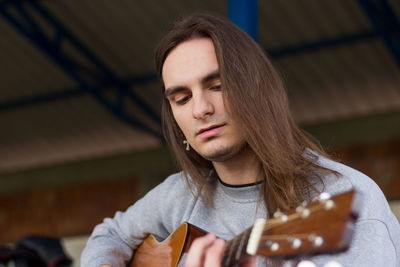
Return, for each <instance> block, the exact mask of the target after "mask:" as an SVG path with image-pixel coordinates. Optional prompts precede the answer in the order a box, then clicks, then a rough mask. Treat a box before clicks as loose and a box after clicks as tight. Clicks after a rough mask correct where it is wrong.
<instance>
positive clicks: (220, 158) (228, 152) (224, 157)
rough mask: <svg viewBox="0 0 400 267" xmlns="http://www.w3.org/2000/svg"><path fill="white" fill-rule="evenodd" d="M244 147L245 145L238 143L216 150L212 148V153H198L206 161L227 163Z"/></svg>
mask: <svg viewBox="0 0 400 267" xmlns="http://www.w3.org/2000/svg"><path fill="white" fill-rule="evenodd" d="M245 147H246V143H238V144H233V145H226V146H220V147H219V148H218V149H215V146H214V147H213V148H214V149H212V151H208V152H204V153H199V154H200V155H201V156H202V157H203V158H205V159H206V160H210V161H213V162H224V161H228V160H230V159H232V158H234V157H235V156H237V155H238V154H240V153H241V152H242V151H243V150H244V148H245Z"/></svg>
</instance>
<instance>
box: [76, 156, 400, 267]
mask: <svg viewBox="0 0 400 267" xmlns="http://www.w3.org/2000/svg"><path fill="white" fill-rule="evenodd" d="M319 164H320V165H321V166H324V167H327V168H329V169H332V170H336V171H338V172H339V173H340V174H341V176H340V177H339V178H337V177H336V176H333V175H332V176H326V177H325V178H324V183H325V189H324V191H325V192H329V193H331V194H336V193H339V192H343V191H347V190H349V189H351V188H355V189H357V190H358V191H359V192H361V193H362V194H363V207H362V210H361V213H360V217H359V220H358V221H357V223H356V231H355V236H354V238H353V241H352V245H351V247H350V249H349V250H348V251H347V252H344V253H340V254H336V255H335V256H334V260H335V261H338V262H339V263H341V264H342V265H343V266H357V267H358V266H371V267H377V266H385V267H391V266H400V225H399V222H398V221H397V219H396V218H395V217H394V215H393V213H392V212H391V210H390V207H389V205H388V203H387V201H386V199H385V197H384V195H383V193H382V192H381V190H380V189H379V187H378V186H377V185H376V184H375V183H374V182H373V181H372V180H371V179H370V178H369V177H367V176H365V175H364V174H362V173H360V172H358V171H356V170H354V169H352V168H350V167H347V166H345V165H343V164H340V163H337V162H334V161H331V160H328V159H326V158H320V160H319ZM259 187H260V185H250V186H243V187H230V186H227V185H224V184H222V183H220V182H215V191H214V195H213V199H214V208H212V207H210V206H208V205H205V204H204V203H203V202H202V201H201V200H200V199H199V198H196V197H194V196H193V194H192V193H191V192H190V190H189V189H188V187H187V185H186V182H185V181H184V178H183V174H182V173H176V174H173V175H171V176H169V177H168V178H167V179H166V180H165V181H164V182H163V183H161V184H160V185H158V186H157V187H155V188H154V189H153V190H151V191H150V192H148V193H147V194H146V196H144V197H143V198H142V199H140V200H138V201H137V202H136V203H135V204H134V205H132V206H131V207H129V208H128V210H126V211H125V212H117V213H116V214H115V216H114V218H112V219H110V218H106V219H105V220H104V222H103V223H101V224H99V225H97V226H96V227H95V229H94V231H93V233H92V235H91V237H90V238H89V240H88V243H87V245H86V247H85V249H84V251H83V253H82V256H81V265H82V266H83V267H97V266H99V265H101V264H110V265H112V266H113V267H120V266H121V267H122V266H126V263H127V262H128V261H129V259H130V258H131V257H132V253H133V251H134V250H135V248H136V247H137V246H138V245H139V244H140V243H141V242H142V240H143V239H144V238H145V237H146V236H147V235H149V234H153V235H154V236H155V237H156V238H157V239H158V240H163V239H165V238H166V237H167V236H168V235H169V234H170V233H172V232H173V231H174V229H175V228H177V227H178V226H179V225H180V224H181V223H182V222H185V221H186V222H189V223H191V224H194V225H196V226H198V227H200V228H202V229H204V230H206V231H208V232H211V233H214V234H216V235H217V236H219V237H221V238H224V239H231V238H232V237H233V236H235V235H237V234H238V233H240V232H241V231H243V230H244V229H246V228H248V227H250V226H251V225H252V224H253V223H254V221H255V219H256V218H266V213H265V207H264V206H263V204H260V202H259V201H258V200H259ZM331 259H332V256H315V257H312V258H311V259H310V260H312V261H313V262H314V263H316V264H317V266H323V265H324V264H325V263H326V262H328V261H329V260H331ZM262 265H264V266H265V262H264V261H263V260H262V259H258V260H257V266H262Z"/></svg>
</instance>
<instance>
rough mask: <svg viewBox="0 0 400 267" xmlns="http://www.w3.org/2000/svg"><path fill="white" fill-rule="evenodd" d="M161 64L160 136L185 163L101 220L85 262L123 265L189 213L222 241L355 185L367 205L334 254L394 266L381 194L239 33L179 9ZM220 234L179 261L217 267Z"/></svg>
mask: <svg viewBox="0 0 400 267" xmlns="http://www.w3.org/2000/svg"><path fill="white" fill-rule="evenodd" d="M156 65H157V71H158V74H159V76H160V78H161V81H162V85H163V94H164V96H165V100H164V102H163V110H162V116H163V127H164V134H165V137H166V140H167V142H168V143H169V144H170V145H171V147H172V149H173V150H174V152H175V154H176V157H177V159H178V161H179V163H180V165H181V167H182V170H183V171H182V172H180V173H177V174H173V175H171V176H170V177H168V178H167V179H166V180H165V181H164V182H163V183H162V184H160V185H159V186H157V187H156V188H154V189H153V190H152V191H150V192H149V193H148V194H147V195H146V196H145V197H144V198H142V199H140V200H139V201H137V202H136V203H135V204H134V205H132V206H131V207H130V208H129V209H128V210H127V211H126V212H117V213H116V215H115V217H114V218H113V219H109V218H107V219H105V220H104V222H103V223H102V224H100V225H98V226H97V227H96V228H95V229H94V231H93V234H92V236H91V237H90V239H89V241H88V244H87V246H86V248H85V250H84V252H83V254H82V266H85V267H86V266H96V267H97V266H101V265H106V266H107V265H111V266H114V267H117V266H125V264H126V263H127V261H129V259H130V258H131V256H132V253H133V251H134V250H135V249H136V248H137V247H138V245H139V244H140V243H141V242H142V240H143V239H144V238H145V237H146V236H147V235H149V234H153V235H155V236H156V237H157V238H159V239H160V240H162V239H164V238H166V237H167V236H168V235H169V234H170V233H171V232H173V230H174V229H175V228H177V227H178V226H179V225H180V224H181V223H182V222H185V221H187V222H189V223H191V224H194V225H196V226H198V227H200V228H202V229H204V230H206V231H208V232H210V233H213V234H215V235H216V236H218V237H219V238H221V239H225V240H227V239H230V238H232V237H233V236H235V235H237V234H238V233H240V232H241V231H243V230H244V229H246V228H248V227H249V226H251V225H252V224H253V223H254V221H255V219H257V218H267V217H270V216H271V214H273V213H274V212H275V211H276V210H277V209H280V210H281V211H287V210H288V209H290V208H293V207H296V206H297V205H298V204H300V203H301V202H302V201H304V200H311V199H313V198H314V197H315V196H317V195H318V193H319V192H322V191H325V192H329V193H331V194H336V193H339V192H342V191H346V190H348V189H350V188H356V189H357V190H358V191H359V192H361V193H363V195H364V198H363V199H364V201H363V208H362V210H361V213H360V218H359V220H358V222H357V226H356V232H355V237H354V240H353V242H352V246H351V248H350V250H349V251H347V252H345V253H341V254H338V255H336V260H337V261H338V262H340V263H341V264H343V265H344V266H400V227H399V223H398V222H397V220H396V219H395V217H394V216H393V214H392V212H391V211H390V208H389V206H388V203H387V201H386V199H385V197H384V196H383V194H382V192H381V191H380V189H379V188H378V187H377V186H376V184H375V183H374V182H373V181H372V180H371V179H370V178H368V177H366V176H365V175H363V174H361V173H359V172H357V171H356V170H353V169H351V168H349V167H347V166H344V165H342V164H339V163H337V162H334V161H332V160H330V159H328V157H327V156H326V155H325V154H324V153H323V151H321V150H320V149H319V148H318V147H317V146H316V145H314V144H313V143H312V142H311V141H310V140H309V139H308V138H307V136H306V135H305V134H304V133H303V132H302V131H301V130H300V129H299V128H298V127H297V126H296V124H295V123H294V121H293V118H292V116H291V114H290V111H289V106H288V100H287V96H286V92H285V88H284V86H283V84H282V81H281V79H280V78H279V76H278V74H277V73H276V71H275V69H274V68H273V66H272V65H271V63H270V61H269V60H268V58H267V57H266V55H265V54H264V51H263V50H262V49H261V48H260V47H259V46H258V45H257V43H255V42H254V41H253V40H252V39H251V38H250V37H249V36H248V35H247V34H246V33H244V32H243V31H242V30H240V29H239V28H238V27H236V26H235V25H234V24H232V23H231V22H229V21H228V20H226V19H224V18H220V17H216V16H213V15H207V14H195V15H192V16H189V17H186V18H184V19H182V20H179V21H177V22H176V23H175V24H174V25H173V26H172V28H171V29H170V30H169V31H168V32H167V34H166V35H165V36H164V38H163V39H162V40H161V42H160V44H159V46H158V48H157V50H156ZM221 239H217V238H216V237H215V236H214V235H208V236H206V237H203V238H200V239H198V240H196V241H195V242H194V243H193V246H192V248H191V250H190V251H189V253H188V255H187V257H186V265H187V266H218V263H219V262H220V259H221V253H222V251H223V247H224V242H223V241H222V240H221ZM313 260H314V261H315V262H316V263H317V264H320V265H322V264H324V262H326V261H327V257H323V256H319V257H315V258H313ZM256 264H257V266H262V265H264V266H265V262H264V261H263V259H257V263H256Z"/></svg>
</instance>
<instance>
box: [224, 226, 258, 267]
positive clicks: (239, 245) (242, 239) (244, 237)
mask: <svg viewBox="0 0 400 267" xmlns="http://www.w3.org/2000/svg"><path fill="white" fill-rule="evenodd" d="M251 230H252V227H250V228H248V229H246V230H244V231H243V232H242V233H240V234H239V235H237V236H235V237H234V238H233V239H231V240H229V241H227V243H226V248H225V251H224V254H223V256H222V262H221V266H223V267H228V266H234V265H235V264H237V263H238V262H240V261H241V260H245V259H246V258H248V257H250V255H249V254H247V252H246V249H247V243H248V242H249V238H250V234H251Z"/></svg>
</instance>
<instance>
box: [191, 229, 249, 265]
mask: <svg viewBox="0 0 400 267" xmlns="http://www.w3.org/2000/svg"><path fill="white" fill-rule="evenodd" d="M224 248H225V241H224V240H222V239H219V238H217V237H216V236H215V235H213V234H207V235H205V236H203V237H200V238H197V239H195V240H194V241H193V244H192V246H191V247H190V249H189V252H188V254H187V256H186V261H185V267H220V266H221V259H222V254H223V252H224ZM254 259H255V258H254V257H253V258H251V259H250V260H249V261H247V262H246V263H244V264H241V265H240V266H241V267H251V266H255V260H254Z"/></svg>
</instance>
